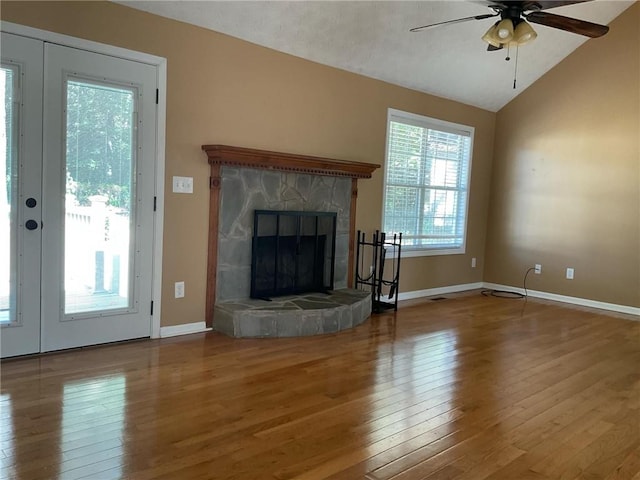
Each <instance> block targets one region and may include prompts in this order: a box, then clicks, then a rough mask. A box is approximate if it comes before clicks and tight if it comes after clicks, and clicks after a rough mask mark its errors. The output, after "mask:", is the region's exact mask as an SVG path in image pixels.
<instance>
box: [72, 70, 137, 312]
mask: <svg viewBox="0 0 640 480" xmlns="http://www.w3.org/2000/svg"><path fill="white" fill-rule="evenodd" d="M66 87H67V88H66V101H67V110H66V162H65V163H66V195H65V218H64V225H65V229H64V238H65V250H64V251H65V261H64V283H65V289H64V295H65V301H64V313H65V315H77V314H81V313H83V312H93V313H95V312H97V311H105V310H107V311H118V312H121V311H123V310H125V311H126V310H127V309H129V308H131V298H132V294H131V286H132V284H133V282H132V281H131V272H132V270H133V268H132V267H133V265H132V258H133V257H132V249H131V242H130V239H131V237H132V235H131V226H132V225H134V222H133V212H134V211H135V209H134V208H132V207H133V205H135V203H134V199H133V197H134V196H135V186H134V179H135V175H134V170H135V164H136V162H135V152H136V141H135V139H136V135H135V113H134V112H135V100H136V95H137V93H136V91H135V89H131V88H126V87H125V88H123V87H121V86H113V85H108V84H101V83H97V82H94V81H90V80H84V79H69V80H68V81H67V85H66ZM113 313H115V312H113Z"/></svg>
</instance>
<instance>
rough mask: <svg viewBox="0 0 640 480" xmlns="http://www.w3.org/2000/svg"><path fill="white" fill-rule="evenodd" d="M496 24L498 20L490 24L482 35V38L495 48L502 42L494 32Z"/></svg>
mask: <svg viewBox="0 0 640 480" xmlns="http://www.w3.org/2000/svg"><path fill="white" fill-rule="evenodd" d="M497 25H498V22H496V24H495V25H491V28H490V29H489V30H487V33H485V34H484V35H483V36H482V40H484V41H485V42H487V43H488V44H489V45H493V46H494V47H496V48H500V45H501V43H502V42H501V41H500V39H499V38H498V34H497V33H496V26H497Z"/></svg>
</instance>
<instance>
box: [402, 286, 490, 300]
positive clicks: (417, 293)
mask: <svg viewBox="0 0 640 480" xmlns="http://www.w3.org/2000/svg"><path fill="white" fill-rule="evenodd" d="M482 286H483V284H482V282H477V283H464V284H461V285H449V286H447V287H436V288H427V289H426V290H414V291H413V292H402V293H399V294H398V300H413V299H414V298H423V297H433V296H434V295H445V294H447V293H458V292H466V291H468V290H476V289H478V288H482Z"/></svg>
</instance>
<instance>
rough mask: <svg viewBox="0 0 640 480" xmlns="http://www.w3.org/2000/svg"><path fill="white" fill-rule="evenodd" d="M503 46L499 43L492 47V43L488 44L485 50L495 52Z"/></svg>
mask: <svg viewBox="0 0 640 480" xmlns="http://www.w3.org/2000/svg"><path fill="white" fill-rule="evenodd" d="M503 48H504V45H502V44H500V46H499V47H494V46H493V45H491V44H489V46H488V47H487V52H497V51H498V50H502V49H503Z"/></svg>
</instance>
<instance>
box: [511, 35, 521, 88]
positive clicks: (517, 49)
mask: <svg viewBox="0 0 640 480" xmlns="http://www.w3.org/2000/svg"><path fill="white" fill-rule="evenodd" d="M519 52H520V46H519V45H516V67H515V69H514V70H513V89H514V90H515V89H516V78H518V53H519Z"/></svg>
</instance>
